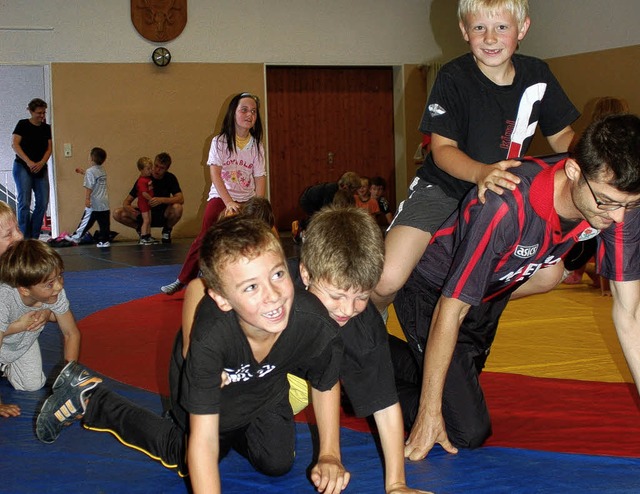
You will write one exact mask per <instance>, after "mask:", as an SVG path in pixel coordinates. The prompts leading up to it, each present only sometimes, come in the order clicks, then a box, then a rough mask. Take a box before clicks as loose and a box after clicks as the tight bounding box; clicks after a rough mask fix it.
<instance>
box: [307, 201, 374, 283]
mask: <svg viewBox="0 0 640 494" xmlns="http://www.w3.org/2000/svg"><path fill="white" fill-rule="evenodd" d="M300 262H301V263H302V264H304V266H305V267H306V268H307V271H308V272H309V275H310V277H311V280H322V281H324V282H327V283H330V284H331V285H333V286H335V287H336V288H339V289H341V290H349V289H355V290H362V291H368V290H373V288H374V287H375V286H376V285H377V284H378V281H379V280H380V276H381V275H382V266H383V263H384V242H383V240H382V231H381V230H380V227H379V226H378V225H377V224H376V222H375V220H374V219H373V217H372V216H371V215H370V214H369V213H368V212H367V211H365V210H364V209H361V208H355V207H346V208H345V207H342V208H340V207H338V208H336V207H333V206H327V207H325V208H323V209H322V210H320V211H319V212H318V213H316V214H314V215H313V217H312V218H311V221H310V223H309V226H308V227H307V230H306V232H305V237H304V243H303V244H302V251H301V254H300Z"/></svg>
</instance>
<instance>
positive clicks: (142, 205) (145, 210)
mask: <svg viewBox="0 0 640 494" xmlns="http://www.w3.org/2000/svg"><path fill="white" fill-rule="evenodd" d="M136 166H137V167H138V171H139V172H140V176H139V177H138V180H137V181H136V190H137V192H138V196H137V197H138V209H139V210H140V216H142V224H141V225H140V244H142V245H151V244H154V243H158V241H157V240H154V239H152V238H151V206H150V205H149V201H150V200H151V199H152V198H153V179H152V178H151V169H152V168H153V161H151V158H149V157H148V156H143V157H141V158H139V159H138V161H137V162H136Z"/></svg>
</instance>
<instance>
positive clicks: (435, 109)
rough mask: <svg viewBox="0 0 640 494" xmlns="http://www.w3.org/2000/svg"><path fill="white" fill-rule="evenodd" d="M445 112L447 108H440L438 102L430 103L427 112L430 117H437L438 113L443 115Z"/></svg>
mask: <svg viewBox="0 0 640 494" xmlns="http://www.w3.org/2000/svg"><path fill="white" fill-rule="evenodd" d="M445 113H447V110H445V109H444V108H442V107H441V106H440V105H439V104H438V103H432V104H430V105H429V114H430V115H431V116H432V117H437V116H438V115H444V114H445Z"/></svg>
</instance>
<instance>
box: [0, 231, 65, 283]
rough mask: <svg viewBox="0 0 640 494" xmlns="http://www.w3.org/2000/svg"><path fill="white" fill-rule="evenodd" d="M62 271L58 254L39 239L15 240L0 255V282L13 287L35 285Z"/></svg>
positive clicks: (62, 264)
mask: <svg viewBox="0 0 640 494" xmlns="http://www.w3.org/2000/svg"><path fill="white" fill-rule="evenodd" d="M63 271H64V262H63V261H62V258H61V257H60V254H58V253H57V252H56V251H55V250H54V249H53V248H51V247H50V246H49V245H47V244H45V243H44V242H40V240H35V239H27V240H21V241H19V242H16V243H14V244H13V245H11V246H10V247H9V248H8V249H7V251H6V252H5V253H4V254H3V255H2V257H0V282H2V283H6V284H7V285H9V286H11V287H13V288H18V287H23V288H28V287H30V286H33V285H37V284H38V283H42V282H43V281H45V280H46V279H47V278H49V277H50V276H51V275H54V274H56V273H57V274H61V273H62V272H63Z"/></svg>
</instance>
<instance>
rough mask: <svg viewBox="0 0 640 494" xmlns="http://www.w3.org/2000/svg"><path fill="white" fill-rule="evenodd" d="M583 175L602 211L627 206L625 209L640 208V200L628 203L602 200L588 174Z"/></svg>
mask: <svg viewBox="0 0 640 494" xmlns="http://www.w3.org/2000/svg"><path fill="white" fill-rule="evenodd" d="M582 176H583V178H584V181H585V182H586V184H587V187H589V191H590V192H591V195H592V196H593V200H594V201H596V205H597V206H598V209H601V210H602V211H615V210H616V209H620V208H625V209H636V208H640V201H633V202H628V203H627V204H621V203H619V202H604V201H601V200H600V199H598V198H597V197H596V193H595V192H594V191H593V189H592V188H591V184H590V183H589V180H587V176H586V175H585V174H584V173H583V174H582Z"/></svg>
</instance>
